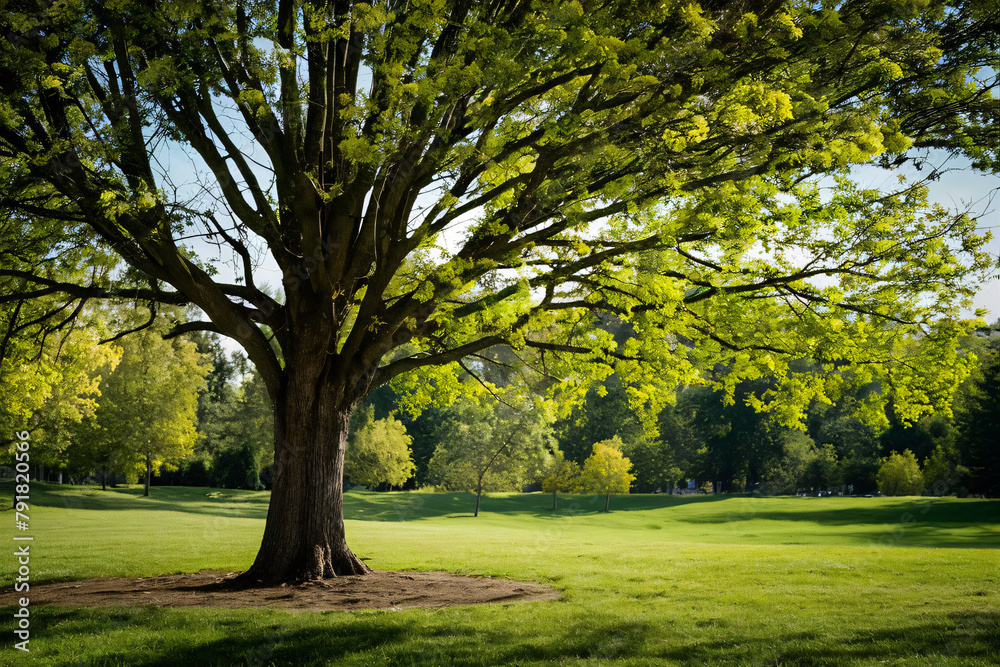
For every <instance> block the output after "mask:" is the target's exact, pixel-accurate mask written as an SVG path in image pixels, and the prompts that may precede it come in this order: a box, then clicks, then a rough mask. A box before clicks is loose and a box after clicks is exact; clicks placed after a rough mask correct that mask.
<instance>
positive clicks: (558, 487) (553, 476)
mask: <svg viewBox="0 0 1000 667" xmlns="http://www.w3.org/2000/svg"><path fill="white" fill-rule="evenodd" d="M550 470H551V473H550V474H549V476H548V477H546V478H545V479H544V480H543V481H542V491H544V492H545V493H551V494H552V511H553V512H554V511H555V510H556V494H557V493H578V492H579V491H580V484H581V481H580V474H581V471H580V466H579V465H578V464H577V463H576V461H571V460H569V459H567V458H564V456H563V454H562V452H559V453H558V454H557V456H556V458H555V459H554V460H553V465H552V466H551V467H550Z"/></svg>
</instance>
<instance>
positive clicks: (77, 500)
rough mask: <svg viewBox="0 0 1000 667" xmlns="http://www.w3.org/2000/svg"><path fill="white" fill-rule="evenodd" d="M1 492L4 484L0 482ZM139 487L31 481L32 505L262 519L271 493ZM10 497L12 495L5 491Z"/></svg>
mask: <svg viewBox="0 0 1000 667" xmlns="http://www.w3.org/2000/svg"><path fill="white" fill-rule="evenodd" d="M0 493H3V486H2V485H0ZM142 493H143V491H142V489H141V488H138V489H136V488H128V487H116V488H112V487H109V488H108V489H106V490H101V488H100V487H93V486H70V485H68V484H53V483H46V482H32V483H31V501H30V504H31V506H32V507H52V508H60V509H81V510H97V511H101V510H115V511H119V510H126V511H127V510H154V511H155V510H160V511H166V512H183V513H186V514H202V515H209V516H220V517H227V518H234V519H263V518H265V517H266V516H267V506H268V502H269V500H270V494H269V493H267V492H261V491H242V490H235V489H214V488H209V487H192V486H185V487H176V486H173V487H152V490H151V492H150V493H151V495H150V496H149V497H145V496H143V495H142ZM5 495H7V496H8V497H13V496H12V494H5Z"/></svg>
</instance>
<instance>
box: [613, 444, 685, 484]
mask: <svg viewBox="0 0 1000 667" xmlns="http://www.w3.org/2000/svg"><path fill="white" fill-rule="evenodd" d="M623 447H624V450H623V453H624V454H625V455H626V456H628V458H629V460H630V461H632V472H633V473H635V482H634V483H633V488H634V489H635V491H636V492H637V493H653V492H655V491H657V490H663V489H666V488H667V487H672V486H673V485H674V484H675V483H676V482H677V481H678V480H679V479H680V478H681V475H682V470H681V467H680V466H679V465H678V459H677V455H676V452H675V451H674V449H673V448H672V447H671V446H670V444H669V443H667V442H666V441H665V440H663V439H662V438H655V439H653V438H639V439H636V440H633V441H632V442H623Z"/></svg>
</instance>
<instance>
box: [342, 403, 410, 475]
mask: <svg viewBox="0 0 1000 667" xmlns="http://www.w3.org/2000/svg"><path fill="white" fill-rule="evenodd" d="M412 442H413V439H412V438H411V437H410V436H408V435H407V434H406V427H405V426H403V424H402V423H401V422H400V421H399V420H397V419H396V418H395V417H393V416H391V415H390V416H388V417H386V418H385V419H375V408H373V407H372V406H370V405H369V406H368V407H366V408H363V409H359V410H357V411H355V413H354V416H353V418H352V419H351V430H350V435H349V437H348V440H347V452H346V453H345V457H346V458H345V459H344V476H345V477H347V478H348V479H350V480H351V481H352V482H354V483H355V484H363V485H364V486H367V487H368V488H369V489H371V488H374V487H376V486H378V485H379V484H383V483H385V484H389V485H390V486H402V485H403V484H405V483H406V480H408V479H410V477H411V476H412V475H413V471H414V470H415V469H416V467H415V466H414V465H413V457H412V456H411V454H410V444H411V443H412Z"/></svg>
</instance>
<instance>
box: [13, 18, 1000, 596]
mask: <svg viewBox="0 0 1000 667" xmlns="http://www.w3.org/2000/svg"><path fill="white" fill-rule="evenodd" d="M997 19H998V17H997V9H996V6H995V3H994V2H992V0H921V1H920V2H913V1H912V0H905V1H904V0H898V1H896V0H879V1H877V2H875V1H866V0H847V1H844V2H839V1H836V0H829V1H825V2H822V3H817V2H813V1H812V0H809V1H807V0H737V1H729V0H726V1H723V0H702V1H701V2H696V1H690V0H669V1H667V2H662V1H660V0H656V1H647V0H610V1H605V2H591V1H589V0H588V1H585V2H552V1H543V0H536V1H534V2H532V1H529V0H489V1H486V2H473V1H471V0H435V1H433V2H431V1H430V0H409V1H408V2H405V3H403V2H398V1H397V0H376V1H375V2H365V3H361V2H352V1H351V0H334V1H328V2H322V1H312V2H303V1H301V0H277V1H275V0H261V1H257V0H237V1H236V2H233V3H223V2H213V1H212V0H183V1H181V0H176V1H175V0H150V1H149V2H134V1H125V2H116V3H106V2H99V1H97V0H71V1H70V2H60V3H50V2H48V1H46V0H20V1H11V2H7V3H6V5H5V11H4V13H3V16H2V17H0V33H2V34H3V35H5V36H6V37H5V39H3V40H2V42H0V159H2V176H3V182H2V184H0V204H2V205H3V208H4V212H5V214H6V215H8V216H11V217H12V218H13V219H16V220H19V221H23V223H24V224H25V225H26V227H27V228H28V229H29V231H30V229H33V228H34V225H40V224H43V223H44V224H45V225H46V228H47V229H52V228H54V227H59V228H61V229H62V230H63V232H64V234H65V235H67V236H72V235H78V236H79V235H91V236H92V237H93V241H92V243H93V247H95V248H103V249H110V250H113V252H115V253H117V254H119V255H120V256H121V257H122V258H123V259H124V261H125V262H126V263H127V265H128V267H129V268H128V269H127V270H124V271H119V272H112V273H101V274H98V273H94V274H87V275H85V276H83V277H81V279H80V280H77V281H72V282H64V281H62V280H60V279H58V278H55V277H53V276H51V275H44V274H39V273H38V272H35V271H33V270H32V269H31V267H30V266H27V265H25V263H24V262H21V261H20V260H18V261H12V263H10V264H8V263H7V259H6V258H5V260H4V261H5V263H4V265H3V268H2V269H0V276H3V277H9V278H16V279H17V280H18V281H20V283H19V284H22V285H23V286H22V287H21V288H19V289H20V290H21V293H20V296H22V297H23V296H25V295H30V294H38V293H42V292H45V293H55V292H60V293H62V294H64V295H65V296H66V299H67V301H68V302H70V301H73V300H80V299H92V298H121V297H125V298H130V299H139V300H141V301H143V302H145V303H148V304H150V307H151V308H152V307H154V304H156V303H159V302H167V303H189V304H193V305H195V306H197V307H198V308H200V310H201V311H202V312H203V313H204V319H203V320H201V321H188V322H181V323H179V324H178V326H177V327H176V329H175V330H174V333H176V334H181V333H183V332H188V331H194V330H198V329H208V330H213V331H216V332H218V333H220V334H222V335H225V336H228V337H230V338H232V339H233V340H235V341H236V342H237V343H239V344H240V345H242V347H243V348H244V349H245V351H246V353H247V355H248V356H249V358H250V360H251V361H252V362H253V363H254V364H255V366H256V367H257V369H258V371H259V372H260V375H261V377H262V379H263V381H264V383H265V384H266V386H267V390H268V393H269V396H270V399H271V401H272V403H273V405H274V413H275V420H274V439H275V445H274V446H275V478H274V486H273V492H272V496H271V505H270V510H269V512H268V518H267V522H266V526H265V529H264V536H263V540H262V544H261V548H260V551H259V554H258V556H257V559H256V560H255V562H254V564H253V565H252V567H251V568H250V570H249V571H248V572H247V573H246V578H247V580H249V581H251V582H253V581H257V580H283V579H295V578H310V577H329V576H334V575H338V574H356V573H362V572H365V571H367V568H366V566H365V565H364V564H363V563H362V562H361V560H360V559H358V558H357V557H356V556H355V555H354V554H352V553H351V551H350V549H349V548H348V546H347V542H346V539H345V535H344V525H343V520H342V519H343V514H342V508H341V504H342V468H343V458H344V446H345V437H346V432H347V425H348V420H349V417H350V414H351V411H352V409H353V407H354V406H355V405H356V404H357V403H358V402H359V401H360V400H361V399H362V397H364V396H365V395H366V394H367V393H368V392H369V391H370V390H371V389H372V388H373V387H377V386H379V385H382V384H385V383H388V382H390V381H395V382H397V386H398V388H399V389H400V390H403V389H406V388H407V387H409V388H413V389H417V390H421V389H424V388H427V387H436V388H438V389H442V390H443V389H446V388H447V387H446V385H447V382H446V381H445V379H444V377H445V376H444V374H442V373H439V374H438V375H437V377H438V379H437V380H436V381H431V379H433V378H432V377H431V376H433V375H434V374H433V373H430V372H428V373H425V374H424V375H423V377H422V379H421V380H420V381H417V380H415V379H414V376H413V372H415V371H420V370H421V369H424V370H426V369H431V368H444V367H445V365H448V364H453V363H458V362H462V360H465V359H469V358H470V357H472V356H474V355H476V354H477V353H478V352H480V351H482V350H485V349H487V348H495V347H496V346H503V345H507V346H510V347H511V348H512V349H514V350H516V351H518V352H519V353H520V354H521V355H522V357H524V358H525V359H526V361H527V362H528V363H529V364H530V367H531V368H534V369H537V370H538V371H539V372H541V373H542V374H544V375H545V376H547V377H548V378H550V380H551V381H552V383H553V384H552V385H551V386H552V387H557V388H559V387H563V388H565V387H574V386H575V387H576V388H577V389H578V390H582V389H583V388H584V387H585V384H586V383H585V382H582V381H581V382H578V383H576V384H575V385H574V382H573V380H574V379H575V378H580V377H596V378H598V379H601V378H603V377H606V376H607V375H608V374H610V372H612V371H615V372H617V373H619V375H620V376H621V378H622V379H623V381H625V382H627V383H628V386H629V387H630V398H631V399H632V400H633V402H634V404H635V405H636V406H637V407H641V406H644V405H646V406H649V407H652V408H655V407H656V406H655V404H656V403H657V402H658V400H659V398H658V397H660V396H666V395H668V394H669V390H670V389H671V388H672V387H673V386H674V385H675V384H676V383H677V382H678V381H680V380H689V381H694V380H696V379H697V369H698V368H699V367H701V366H704V365H711V364H715V363H719V362H724V363H726V364H728V368H730V369H731V377H733V378H735V379H739V378H746V377H751V378H752V377H759V376H760V375H762V374H763V373H777V374H778V376H779V377H782V378H784V377H786V375H787V374H786V369H787V366H786V365H785V360H786V359H788V358H797V357H812V358H816V359H818V360H820V361H821V362H822V363H826V364H829V365H832V364H840V365H841V366H844V365H851V364H854V365H856V366H857V368H858V371H857V374H856V375H855V377H856V378H857V379H858V381H859V382H877V381H883V380H884V381H885V382H884V384H883V385H882V386H883V392H881V394H877V393H873V396H875V398H873V399H872V401H871V404H870V405H869V406H868V407H869V408H870V409H871V410H872V411H877V410H878V408H879V407H880V405H881V403H880V400H884V399H879V398H877V396H878V395H882V396H885V395H889V394H893V393H895V394H896V395H897V399H898V400H897V404H905V405H908V406H911V410H910V413H909V414H911V415H919V414H920V412H921V411H922V410H924V409H926V407H927V406H928V405H930V404H932V403H934V402H937V401H941V400H943V398H944V395H945V394H947V392H948V390H949V389H950V387H951V386H952V385H953V384H954V383H955V382H956V380H957V379H960V377H959V376H961V374H962V372H963V371H962V368H963V367H962V365H961V364H960V363H959V364H957V365H956V364H955V363H954V362H955V361H956V360H955V358H954V355H953V352H951V350H952V349H953V345H952V342H953V339H954V337H955V335H956V334H957V333H958V330H959V329H960V327H959V326H957V325H955V324H952V319H951V318H952V316H953V315H955V314H956V313H957V310H956V309H957V307H958V305H959V304H960V303H961V301H962V300H963V299H964V298H965V297H966V296H967V295H968V294H969V293H970V290H971V289H972V288H971V287H970V285H969V272H968V270H967V269H966V267H965V264H966V263H968V262H975V261H977V260H979V259H981V257H979V256H977V253H978V251H979V248H980V244H981V240H980V239H977V238H976V237H975V235H974V232H973V229H974V223H973V221H971V220H969V218H968V217H965V216H961V215H950V214H948V213H947V212H945V211H941V210H933V209H928V208H927V207H926V203H925V200H924V191H923V190H922V189H921V188H919V187H907V188H903V189H902V192H900V193H884V192H875V191H867V190H862V189H858V188H855V187H853V186H851V185H850V184H849V183H848V182H846V181H840V182H838V184H837V185H832V183H833V182H832V181H830V180H822V181H821V180H817V177H819V176H821V175H824V174H826V175H829V174H834V173H839V174H840V175H841V176H842V175H843V174H844V173H846V172H845V170H847V169H848V168H849V167H850V166H851V165H853V164H860V163H868V162H872V161H878V162H879V163H880V164H883V165H886V166H887V165H891V164H893V163H895V162H896V161H904V160H906V159H909V157H910V156H909V154H907V151H908V150H914V149H917V148H920V147H935V148H948V149H954V150H959V151H962V152H963V153H964V154H966V155H968V156H969V157H971V158H972V159H973V160H974V161H975V164H976V165H977V166H980V167H984V168H988V167H990V166H991V165H992V164H993V158H994V157H995V152H994V148H995V145H994V143H993V139H992V137H993V136H994V135H992V134H991V130H992V129H993V128H992V127H991V124H992V122H993V119H994V117H995V115H996V102H995V100H994V98H993V96H992V94H991V90H992V88H993V87H994V86H995V83H996V81H995V78H994V76H995V75H994V73H993V72H995V70H988V69H987V70H981V69H980V68H981V67H982V66H984V65H990V64H993V65H995V54H996V47H997V44H996V37H995V36H996V34H997V33H996V28H997ZM827 186H830V187H832V188H833V190H834V192H833V193H832V194H831V193H830V192H828V191H827V190H826V188H827ZM193 237H202V238H203V239H204V240H207V241H208V242H210V243H214V244H215V245H216V246H218V247H219V248H220V250H221V251H222V252H223V253H224V254H223V255H222V259H223V260H229V259H233V260H235V265H236V269H237V274H238V277H237V278H236V279H233V280H226V279H224V278H223V277H222V274H216V273H214V270H213V269H214V267H213V264H212V257H213V256H215V255H214V253H208V254H203V256H202V259H201V260H199V259H197V258H196V257H195V256H194V255H193V254H192V251H191V249H189V248H187V247H185V245H184V244H185V243H195V242H196V241H192V240H191V239H192V238H193ZM202 246H203V247H204V246H205V243H202ZM48 252H49V256H51V255H54V254H58V253H59V252H60V246H59V244H58V242H54V243H53V244H52V245H51V246H50V249H49V251H48ZM225 253H228V254H225ZM265 254H266V255H268V256H269V257H270V259H271V260H272V261H273V262H274V264H276V265H277V267H278V268H279V269H280V271H281V272H282V274H283V278H282V282H281V285H280V297H279V298H275V297H274V296H272V295H271V294H273V293H269V291H268V290H265V289H261V285H260V284H258V281H259V279H260V277H259V276H258V275H256V274H255V268H256V267H257V265H258V262H259V260H260V259H261V256H262V255H265ZM596 312H603V313H605V314H610V315H614V316H617V317H618V318H621V319H623V320H625V321H627V322H628V323H629V326H630V327H631V330H632V331H633V332H634V334H635V337H634V338H632V339H630V340H629V341H628V342H627V343H625V344H623V345H621V346H618V345H616V342H615V340H614V337H613V336H611V335H610V334H608V333H607V332H606V331H605V330H603V329H601V328H600V327H599V326H598V324H599V322H598V318H597V317H595V315H594V314H595V313H596ZM908 335H921V336H923V337H924V338H925V341H932V344H925V345H922V346H921V348H920V350H922V351H923V352H924V353H925V356H926V358H925V359H920V360H917V361H916V362H914V360H913V359H912V356H913V355H912V354H911V350H909V349H908V348H906V347H905V346H904V345H903V339H904V338H905V337H906V336H908ZM693 343H694V344H693ZM572 359H581V360H582V361H580V362H573V361H572ZM942 362H943V363H942ZM463 363H464V362H463ZM466 366H467V367H469V366H468V364H466ZM942 366H948V367H957V369H958V370H957V371H955V372H949V373H944V374H939V373H937V372H936V371H933V370H932V369H935V368H938V367H942ZM473 370H474V369H473ZM428 378H431V379H428ZM567 381H569V382H567ZM828 389H829V387H828V386H827V381H826V380H825V379H824V378H823V377H822V376H820V375H810V376H809V377H804V378H803V377H798V376H796V375H795V374H791V375H787V381H786V382H784V383H782V384H781V386H779V387H778V388H776V390H775V393H774V395H773V396H771V397H770V399H773V400H769V401H768V402H769V404H770V405H771V407H773V408H780V409H781V410H782V411H783V412H782V416H783V417H787V418H789V419H792V418H795V417H796V416H797V415H799V413H800V409H799V408H798V407H796V406H797V405H800V404H801V403H802V402H803V401H804V400H807V399H808V398H809V397H813V396H818V395H822V394H823V393H824V392H825V391H827V390H828ZM418 393H419V392H418ZM789 406H790V407H789ZM650 412H653V410H650Z"/></svg>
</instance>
